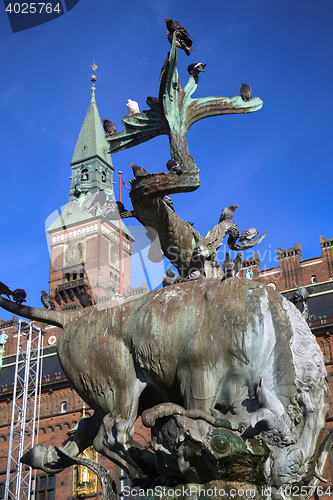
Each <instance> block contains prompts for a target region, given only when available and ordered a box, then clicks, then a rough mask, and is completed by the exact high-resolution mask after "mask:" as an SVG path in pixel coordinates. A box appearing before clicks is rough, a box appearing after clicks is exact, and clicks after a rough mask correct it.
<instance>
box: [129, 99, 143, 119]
mask: <svg viewBox="0 0 333 500" xmlns="http://www.w3.org/2000/svg"><path fill="white" fill-rule="evenodd" d="M126 107H127V111H128V115H129V116H133V115H136V114H137V113H140V110H139V105H138V103H137V102H136V101H132V100H131V99H128V100H127V104H126Z"/></svg>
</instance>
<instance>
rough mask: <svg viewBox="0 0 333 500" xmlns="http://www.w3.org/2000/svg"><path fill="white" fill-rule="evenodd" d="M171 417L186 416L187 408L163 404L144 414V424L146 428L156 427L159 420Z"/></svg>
mask: <svg viewBox="0 0 333 500" xmlns="http://www.w3.org/2000/svg"><path fill="white" fill-rule="evenodd" d="M170 415H185V408H183V407H182V406H179V405H176V404H174V403H161V404H159V405H156V406H153V407H152V408H149V409H148V410H145V411H144V412H143V413H142V417H141V418H142V423H143V425H145V426H146V427H154V425H155V422H156V420H157V419H158V418H162V417H168V416H170Z"/></svg>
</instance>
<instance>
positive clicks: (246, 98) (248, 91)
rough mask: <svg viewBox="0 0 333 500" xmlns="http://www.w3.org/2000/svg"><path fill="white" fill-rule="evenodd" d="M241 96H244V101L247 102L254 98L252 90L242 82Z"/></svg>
mask: <svg viewBox="0 0 333 500" xmlns="http://www.w3.org/2000/svg"><path fill="white" fill-rule="evenodd" d="M240 94H241V96H242V99H243V101H245V102H247V101H250V100H251V97H252V89H251V87H250V86H249V85H246V83H245V82H242V86H241V89H240Z"/></svg>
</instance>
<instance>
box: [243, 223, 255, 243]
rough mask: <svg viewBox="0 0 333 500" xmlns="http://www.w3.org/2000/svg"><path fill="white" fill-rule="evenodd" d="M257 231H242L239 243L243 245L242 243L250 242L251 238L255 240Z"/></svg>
mask: <svg viewBox="0 0 333 500" xmlns="http://www.w3.org/2000/svg"><path fill="white" fill-rule="evenodd" d="M258 232H259V231H258V229H257V228H255V227H250V229H246V231H243V232H242V234H241V235H240V237H239V241H240V242H241V243H244V241H252V240H253V238H255V237H256V236H257V234H258Z"/></svg>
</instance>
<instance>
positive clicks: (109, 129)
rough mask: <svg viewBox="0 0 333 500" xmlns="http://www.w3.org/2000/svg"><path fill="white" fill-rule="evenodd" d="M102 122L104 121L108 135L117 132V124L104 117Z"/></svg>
mask: <svg viewBox="0 0 333 500" xmlns="http://www.w3.org/2000/svg"><path fill="white" fill-rule="evenodd" d="M102 122H103V128H104V130H105V133H106V135H107V136H108V135H112V134H114V133H115V132H117V130H116V126H115V124H114V123H113V122H112V121H111V120H107V119H106V118H102Z"/></svg>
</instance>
